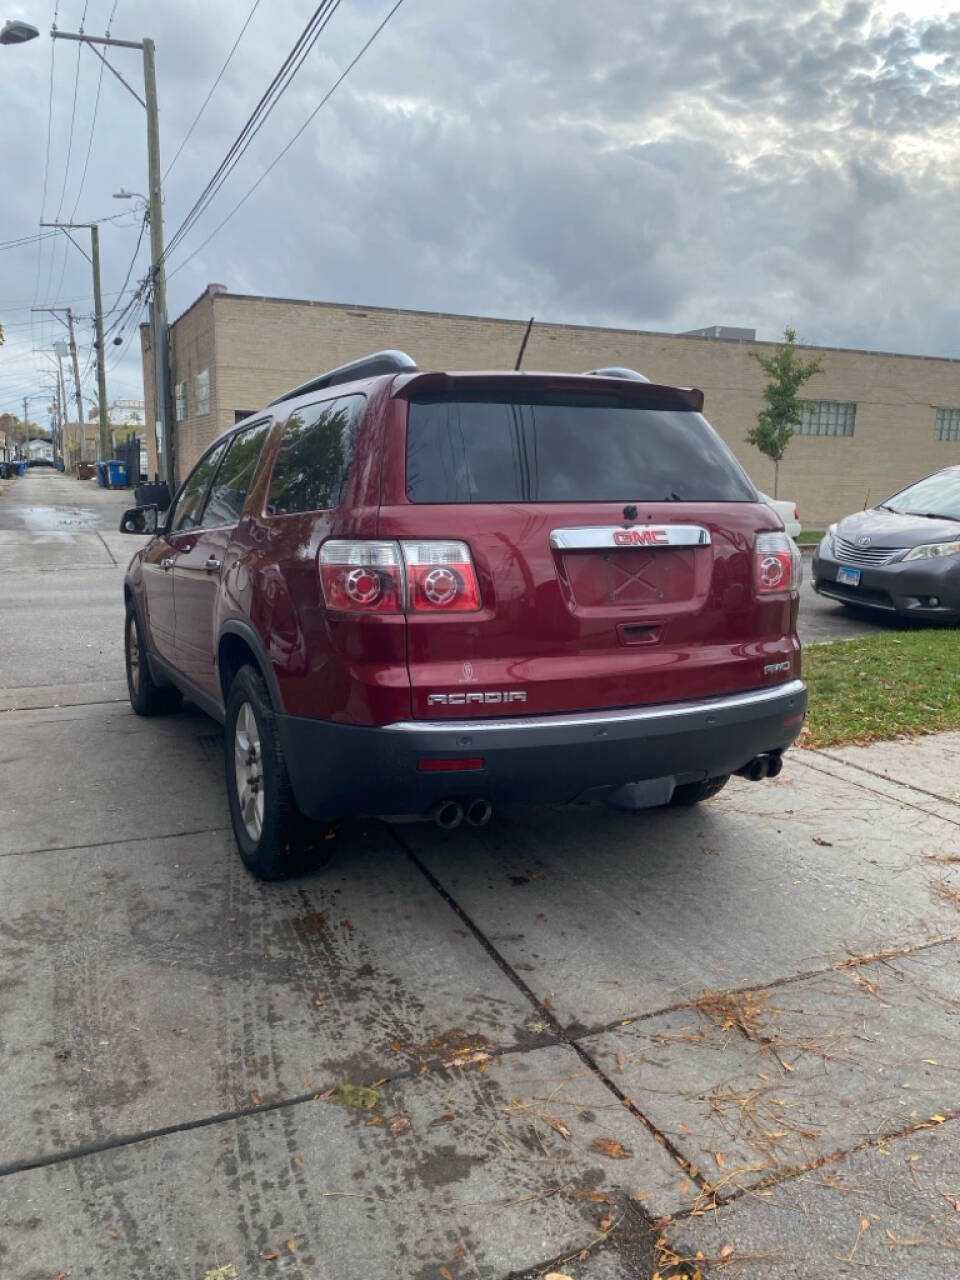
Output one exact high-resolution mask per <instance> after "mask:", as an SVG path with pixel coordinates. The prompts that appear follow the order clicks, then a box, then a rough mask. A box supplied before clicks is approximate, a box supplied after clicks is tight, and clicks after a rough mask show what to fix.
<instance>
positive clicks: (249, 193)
mask: <svg viewBox="0 0 960 1280" xmlns="http://www.w3.org/2000/svg"><path fill="white" fill-rule="evenodd" d="M402 4H403V0H396V3H395V4H394V6H393V8H392V9H390V11H389V12H388V13H387V15H386V17H385V18H384V19H383V20H382V22H381V23H380V24H379V26H377V27H376V28H375V30H374V32H373V34H372V35H371V36H370V37H369V39H368V40H367V41H366V43H365V44H364V45H362V46H361V48H360V50H359V52H358V53H357V54H355V56H354V57H353V58H352V59H351V61H350V62H348V63H347V65H346V67H345V68H344V70H343V72H342V73H341V74H340V76H339V77H338V78H337V79H336V80H335V81H334V83H333V84H332V85H331V87H330V88H329V89H328V90H327V92H326V93H325V94H324V95H323V97H322V98H321V99H320V101H319V102H318V103H317V105H316V106H315V107H314V109H313V110H312V111H311V112H310V114H309V115H308V116H307V118H306V120H305V121H304V122H303V124H302V125H301V126H300V128H299V129H298V130H297V132H296V133H295V134H294V135H293V137H292V138H291V139H290V141H289V142H288V143H287V145H286V146H285V147H284V148H283V150H282V151H281V152H279V153H278V155H276V156H275V157H274V159H273V160H272V161H271V162H270V164H269V165H268V166H267V167H266V169H264V171H263V173H261V175H260V177H259V178H258V179H257V180H256V182H255V183H254V184H253V186H252V187H250V188H249V189H248V191H247V192H246V194H245V195H244V196H242V197H241V199H240V200H238V201H237V203H236V204H235V205H234V206H233V208H232V209H231V210H230V212H229V213H228V214H227V216H226V217H225V218H224V219H223V221H222V222H219V223H218V224H217V226H215V227H214V229H213V230H212V231H211V232H210V234H209V235H208V236H207V238H206V240H203V241H201V243H200V244H198V245H197V247H196V249H194V251H193V252H192V253H191V254H190V256H189V257H187V258H184V260H183V261H182V262H181V263H179V265H178V266H176V267H175V268H174V270H173V271H171V272H170V277H169V278H171V279H172V278H173V276H175V275H176V274H177V272H178V271H181V270H182V269H183V268H184V267H185V266H186V265H187V263H188V262H190V261H191V260H192V259H193V258H195V257H196V256H197V254H198V253H199V252H200V250H201V249H203V248H205V247H206V246H207V245H208V244H209V243H210V241H211V240H212V239H213V237H214V236H215V235H217V234H218V232H220V231H221V230H222V229H223V228H224V227H225V226H226V225H227V223H228V222H229V221H230V219H231V218H232V217H233V215H234V214H235V213H236V212H237V210H238V209H240V208H241V207H242V206H243V205H245V204H246V202H247V201H248V200H249V199H250V197H251V196H252V195H253V193H254V192H255V191H256V189H257V187H259V186H260V184H261V182H263V180H264V178H266V177H267V175H268V174H269V173H271V172H272V170H273V169H274V168H276V166H277V165H278V164H279V163H280V161H281V160H282V159H283V157H284V156H285V155H286V154H287V152H288V151H289V150H290V148H291V147H292V146H293V144H294V143H295V142H296V141H297V139H298V138H299V137H300V136H301V135H302V134H303V133H304V132H305V131H306V129H307V128H308V127H309V126H310V125H311V124H312V123H313V120H314V119H315V117H316V115H317V113H318V112H319V111H320V109H321V108H322V107H324V106H326V104H327V103H328V102H329V101H330V99H331V98H332V97H333V95H334V94H335V93H336V91H337V90H338V89H339V88H340V86H341V85H342V84H343V82H344V80H346V78H347V76H348V75H349V74H350V72H351V71H352V70H353V68H354V67H355V66H356V65H357V63H358V62H359V61H360V59H361V58H362V57H363V55H364V54H365V53H366V52H367V50H368V49H369V48H370V46H371V45H372V44H373V42H374V41H375V40H376V39H377V37H378V36H379V35H380V32H381V31H382V30H383V29H384V27H385V26H386V25H387V23H388V22H389V21H390V19H391V18H392V17H393V15H394V14H395V13H396V12H397V10H398V9H399V8H400V6H401V5H402Z"/></svg>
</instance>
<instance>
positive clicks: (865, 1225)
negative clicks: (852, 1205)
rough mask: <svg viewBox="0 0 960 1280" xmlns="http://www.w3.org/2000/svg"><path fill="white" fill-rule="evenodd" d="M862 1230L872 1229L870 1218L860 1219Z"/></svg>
mask: <svg viewBox="0 0 960 1280" xmlns="http://www.w3.org/2000/svg"><path fill="white" fill-rule="evenodd" d="M860 1230H861V1231H869V1230H870V1219H869V1218H861V1219H860Z"/></svg>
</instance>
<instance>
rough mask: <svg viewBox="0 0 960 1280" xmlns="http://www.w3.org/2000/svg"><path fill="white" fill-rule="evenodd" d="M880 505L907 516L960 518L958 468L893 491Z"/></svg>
mask: <svg viewBox="0 0 960 1280" xmlns="http://www.w3.org/2000/svg"><path fill="white" fill-rule="evenodd" d="M883 506H884V507H886V508H888V509H889V510H891V511H898V512H901V513H902V514H903V515H910V516H935V517H942V518H943V519H944V520H960V471H955V470H953V469H951V470H949V471H938V472H937V473H936V475H933V476H927V478H926V479H925V480H918V481H917V483H916V484H912V485H910V486H909V488H906V489H903V490H901V491H900V493H895V494H894V495H893V497H892V498H888V499H887V501H886V502H885V503H883Z"/></svg>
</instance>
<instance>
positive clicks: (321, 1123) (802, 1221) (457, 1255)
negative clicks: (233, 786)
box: [0, 473, 960, 1280]
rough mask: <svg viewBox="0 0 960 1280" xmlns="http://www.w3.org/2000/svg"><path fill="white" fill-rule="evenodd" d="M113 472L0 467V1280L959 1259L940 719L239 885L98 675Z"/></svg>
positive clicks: (500, 1276)
mask: <svg viewBox="0 0 960 1280" xmlns="http://www.w3.org/2000/svg"><path fill="white" fill-rule="evenodd" d="M126 500H127V499H126V497H125V496H124V495H122V494H119V495H117V494H107V493H104V492H102V491H98V490H96V489H95V488H92V487H91V486H90V485H81V484H80V483H79V482H77V481H75V480H71V479H69V478H66V477H60V476H54V475H50V474H47V473H33V474H31V475H29V476H28V477H27V478H26V479H24V480H21V481H16V482H13V484H11V485H6V486H3V488H2V491H0V531H2V532H0V686H2V687H0V696H2V701H0V708H4V709H2V710H0V770H2V776H0V903H2V909H0V1063H2V1072H3V1075H2V1079H3V1105H2V1107H0V1275H2V1276H4V1277H7V1276H9V1277H11V1280H50V1277H53V1276H61V1277H62V1276H69V1277H70V1280H78V1278H79V1277H85V1278H90V1280H93V1278H94V1277H95V1278H96V1280H129V1278H130V1277H132V1276H136V1277H138V1280H146V1278H149V1280H232V1278H233V1277H234V1276H236V1277H238V1278H239V1280H253V1278H257V1280H259V1278H261V1277H264V1278H267V1277H274V1276H283V1277H291V1278H292V1277H296V1278H299V1280H346V1278H347V1277H350V1278H353V1277H363V1278H364V1280H387V1278H389V1280H408V1278H409V1280H508V1277H515V1278H516V1277H519V1276H521V1275H523V1276H528V1275H529V1276H534V1275H536V1276H542V1275H543V1274H544V1273H545V1272H546V1271H549V1270H555V1271H560V1272H562V1273H564V1274H567V1275H570V1276H573V1277H575V1280H626V1278H627V1277H633V1278H637V1280H640V1278H642V1280H649V1277H650V1276H651V1275H652V1274H653V1272H654V1271H655V1270H658V1269H659V1270H660V1271H661V1274H663V1275H669V1274H672V1273H674V1271H675V1270H676V1268H673V1269H671V1268H672V1262H673V1260H674V1258H676V1257H680V1258H690V1259H695V1261H694V1262H691V1264H690V1265H689V1267H688V1270H689V1269H692V1268H693V1267H694V1266H695V1267H696V1268H697V1269H699V1270H700V1271H701V1273H702V1275H703V1276H704V1278H705V1280H723V1278H724V1277H727V1276H729V1275H735V1276H736V1277H738V1278H740V1277H747V1278H748V1280H798V1278H800V1277H802V1278H803V1280H814V1277H821V1276H824V1277H826V1276H830V1277H834V1276H854V1275H856V1276H859V1275H867V1274H871V1275H872V1274H874V1270H885V1271H887V1272H888V1273H889V1274H892V1275H896V1276H898V1277H900V1280H907V1278H908V1277H909V1280H926V1277H931V1278H932V1277H936V1278H937V1280H942V1277H943V1276H944V1275H946V1274H952V1272H953V1271H954V1269H955V1261H956V1258H957V1256H958V1253H957V1250H958V1248H960V1238H958V1228H957V1225H956V1220H958V1219H960V1214H958V1213H957V1211H956V1208H955V1207H954V1204H953V1200H952V1199H951V1197H956V1196H958V1195H960V1186H958V1183H957V1169H958V1168H960V1138H958V1126H960V1122H958V1121H957V1119H956V1080H957V1063H958V1062H960V1025H958V1020H957V1017H956V1007H957V998H958V992H960V946H958V944H957V942H956V935H957V925H958V920H960V916H958V914H957V910H958V909H957V902H956V901H955V900H954V881H955V880H956V879H957V876H956V873H955V871H954V870H951V867H952V863H951V862H950V859H953V860H956V858H957V857H960V854H958V853H957V850H958V849H960V830H958V828H960V790H958V787H957V783H956V778H957V777H958V776H960V774H958V770H957V768H956V764H957V760H958V758H960V735H944V736H941V737H940V738H938V739H929V740H926V741H923V742H920V743H918V744H916V745H911V746H903V745H900V744H896V745H891V746H885V747H882V748H873V749H870V750H863V749H856V748H850V749H847V750H844V751H834V752H831V753H819V752H809V751H807V752H803V751H797V752H794V753H792V754H791V756H790V757H789V759H788V763H787V764H786V766H785V768H784V771H783V774H782V775H781V776H780V778H778V779H777V780H776V781H774V782H767V783H763V784H749V783H746V782H741V781H739V780H735V781H734V782H733V783H731V784H730V786H729V787H728V788H727V789H726V790H725V791H724V792H723V793H722V794H721V795H720V796H718V797H717V798H716V799H715V800H714V801H712V802H711V803H710V804H708V805H705V806H703V807H702V808H701V809H700V810H694V811H688V812H683V811H677V812H673V811H651V812H648V813H645V814H640V815H630V814H624V813H619V812H614V811H612V810H608V809H604V808H591V809H560V808H556V809H552V808H551V809H546V808H540V809H529V810H522V809H518V810H514V811H509V812H504V813H501V814H498V815H497V817H496V818H495V819H494V822H493V823H492V824H491V825H490V826H489V827H487V828H484V829H483V830H480V831H472V830H471V831H468V832H465V833H464V832H461V833H457V834H456V835H455V836H454V837H453V838H450V837H444V836H443V835H442V834H441V833H439V832H436V831H435V830H434V829H433V828H430V827H420V826H405V827H400V828H388V827H385V826H383V825H381V824H379V823H376V822H367V823H354V824H348V825H345V826H343V827H342V828H340V829H339V830H338V832H337V834H336V836H335V839H334V840H333V841H332V842H331V848H332V850H333V853H334V856H333V860H332V862H331V864H330V865H329V866H328V867H327V868H326V869H325V870H322V871H318V872H316V873H314V874H312V875H307V876H303V877H301V878H299V879H296V880H293V881H290V882H287V883H284V884H276V885H264V884H260V883H258V882H256V881H254V880H252V879H251V878H250V877H249V876H248V875H247V874H246V873H245V871H244V870H243V868H242V866H241V864H240V862H239V860H238V859H237V857H236V855H235V853H234V851H233V849H232V840H231V836H230V832H229V830H228V820H227V811H226V805H225V802H224V797H223V788H222V783H221V774H222V769H223V761H222V753H221V749H220V745H219V734H218V731H217V729H216V726H215V725H214V724H213V723H212V722H211V721H209V720H208V719H207V718H206V717H204V716H203V715H201V714H200V713H199V712H196V711H191V710H189V709H187V710H186V711H185V712H184V713H182V714H181V715H178V716H174V717H171V718H167V719H158V720H152V721H147V720H141V719H138V718H137V717H135V716H133V715H132V714H131V712H130V711H129V708H128V706H127V704H126V702H125V700H124V691H123V684H122V663H121V655H120V623H121V598H120V583H121V578H122V567H123V564H124V563H125V560H126V558H127V556H128V555H129V553H130V551H131V549H132V547H134V546H135V545H136V541H135V540H134V539H132V538H129V537H125V536H123V535H120V534H117V533H114V532H113V531H112V530H113V529H115V528H116V520H117V516H118V515H119V511H120V509H121V508H122V506H123V505H124V503H125V502H126ZM38 513H39V514H38ZM956 894H957V895H958V896H960V889H956ZM864 1222H866V1224H867V1225H866V1226H864V1225H863V1224H864ZM732 1260H733V1261H735V1262H736V1263H737V1264H738V1265H737V1266H736V1267H735V1268H734V1269H733V1270H732V1271H731V1265H732Z"/></svg>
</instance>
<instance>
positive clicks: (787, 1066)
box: [783, 1062, 796, 1071]
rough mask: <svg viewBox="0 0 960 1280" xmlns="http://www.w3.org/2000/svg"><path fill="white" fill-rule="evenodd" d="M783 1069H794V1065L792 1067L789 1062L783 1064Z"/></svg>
mask: <svg viewBox="0 0 960 1280" xmlns="http://www.w3.org/2000/svg"><path fill="white" fill-rule="evenodd" d="M783 1069H784V1071H795V1070H796V1067H792V1066H791V1065H790V1063H789V1062H785V1063H784V1064H783Z"/></svg>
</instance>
